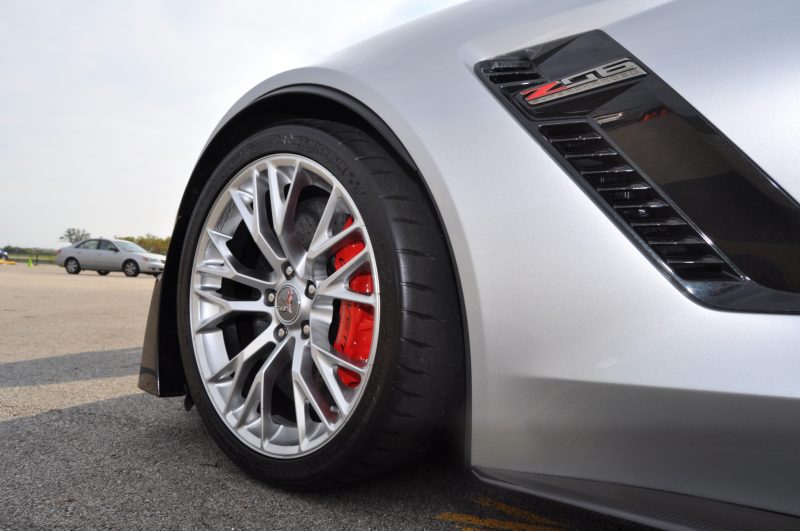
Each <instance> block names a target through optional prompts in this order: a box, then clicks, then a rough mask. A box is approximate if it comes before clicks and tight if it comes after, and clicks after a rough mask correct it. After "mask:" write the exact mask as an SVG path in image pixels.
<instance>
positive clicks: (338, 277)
mask: <svg viewBox="0 0 800 531" xmlns="http://www.w3.org/2000/svg"><path fill="white" fill-rule="evenodd" d="M369 263H370V256H369V252H368V251H367V249H366V248H365V249H363V250H361V252H359V253H358V254H357V255H355V256H354V257H353V258H352V259H351V260H350V261H349V262H347V263H346V264H344V265H343V266H342V267H341V268H339V269H337V270H336V272H334V273H333V274H332V275H331V276H329V277H328V278H326V279H325V280H324V281H322V282H321V283H320V284H319V286H317V293H316V295H315V296H317V297H319V296H322V297H331V298H334V299H342V300H346V301H352V302H356V303H359V304H368V305H370V306H373V307H374V306H375V301H376V297H375V294H374V293H358V292H356V291H353V290H351V289H350V286H349V281H350V278H351V277H352V276H353V275H354V274H355V273H357V272H358V271H359V270H361V269H363V268H364V267H365V266H367V265H369Z"/></svg>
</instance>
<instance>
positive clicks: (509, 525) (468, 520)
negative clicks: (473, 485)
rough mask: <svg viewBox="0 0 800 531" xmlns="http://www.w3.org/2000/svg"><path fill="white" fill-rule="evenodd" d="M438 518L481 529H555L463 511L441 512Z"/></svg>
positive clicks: (545, 530)
mask: <svg viewBox="0 0 800 531" xmlns="http://www.w3.org/2000/svg"><path fill="white" fill-rule="evenodd" d="M436 519H437V520H443V521H445V522H451V523H454V524H464V525H468V526H471V527H472V528H476V527H477V528H479V529H484V528H488V529H504V530H506V531H549V530H551V529H553V528H552V527H550V526H540V525H534V524H529V523H527V522H514V521H511V520H497V519H494V518H481V517H480V516H473V515H471V514H462V513H440V514H438V515H437V516H436ZM462 529H463V528H462Z"/></svg>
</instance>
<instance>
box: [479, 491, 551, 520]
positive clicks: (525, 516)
mask: <svg viewBox="0 0 800 531" xmlns="http://www.w3.org/2000/svg"><path fill="white" fill-rule="evenodd" d="M477 501H478V504H479V505H481V506H483V507H486V508H489V509H494V510H495V511H500V512H501V513H505V514H507V515H509V516H513V517H514V518H520V519H522V520H526V521H528V522H531V523H535V524H544V525H547V526H555V527H559V528H561V527H563V525H562V524H560V523H558V522H556V521H554V520H550V519H549V518H545V517H544V516H539V515H538V514H535V513H532V512H530V511H526V510H525V509H520V508H519V507H514V506H513V505H509V504H507V503H503V502H501V501H497V500H493V499H491V498H488V497H486V496H480V497H479V498H478V500H477Z"/></svg>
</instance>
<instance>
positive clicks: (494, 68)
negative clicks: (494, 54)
mask: <svg viewBox="0 0 800 531" xmlns="http://www.w3.org/2000/svg"><path fill="white" fill-rule="evenodd" d="M482 71H483V74H484V75H485V76H486V79H488V80H489V82H490V83H492V84H494V85H496V86H497V87H498V88H499V89H501V90H503V91H504V92H509V93H513V92H516V91H518V90H522V89H523V88H525V87H527V86H528V85H536V84H539V83H541V82H542V81H543V79H542V76H541V74H539V72H538V71H537V70H536V69H535V68H534V67H533V64H532V63H531V62H530V61H528V60H526V59H519V58H514V57H509V58H498V59H493V60H492V61H488V62H487V63H486V64H485V65H484V66H483V68H482Z"/></svg>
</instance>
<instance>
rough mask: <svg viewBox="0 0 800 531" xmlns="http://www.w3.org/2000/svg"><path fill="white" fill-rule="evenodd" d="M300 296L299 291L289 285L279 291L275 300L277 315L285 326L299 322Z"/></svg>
mask: <svg viewBox="0 0 800 531" xmlns="http://www.w3.org/2000/svg"><path fill="white" fill-rule="evenodd" d="M300 304H301V301H300V295H298V293H297V290H296V289H294V288H293V287H292V286H290V285H289V284H284V285H283V287H281V288H280V289H279V290H278V296H277V298H276V299H275V313H277V314H278V319H280V321H281V322H282V323H283V324H286V325H289V324H292V323H294V322H295V321H297V318H298V317H299V316H300Z"/></svg>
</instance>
